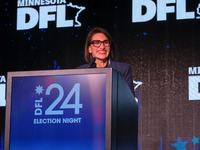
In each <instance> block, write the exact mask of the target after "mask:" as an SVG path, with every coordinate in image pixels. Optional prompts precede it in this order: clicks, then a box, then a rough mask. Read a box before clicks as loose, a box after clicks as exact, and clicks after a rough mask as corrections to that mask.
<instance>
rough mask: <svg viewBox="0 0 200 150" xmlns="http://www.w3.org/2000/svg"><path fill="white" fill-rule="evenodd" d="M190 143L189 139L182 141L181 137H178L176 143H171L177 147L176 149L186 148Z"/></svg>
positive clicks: (183, 149) (182, 149) (184, 149)
mask: <svg viewBox="0 0 200 150" xmlns="http://www.w3.org/2000/svg"><path fill="white" fill-rule="evenodd" d="M187 143H188V141H184V142H182V140H181V138H180V137H178V140H177V142H176V143H174V144H171V145H172V146H173V147H176V150H186V148H185V145H186V144H187Z"/></svg>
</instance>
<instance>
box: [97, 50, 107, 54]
mask: <svg viewBox="0 0 200 150" xmlns="http://www.w3.org/2000/svg"><path fill="white" fill-rule="evenodd" d="M98 53H99V54H106V50H99V51H98Z"/></svg>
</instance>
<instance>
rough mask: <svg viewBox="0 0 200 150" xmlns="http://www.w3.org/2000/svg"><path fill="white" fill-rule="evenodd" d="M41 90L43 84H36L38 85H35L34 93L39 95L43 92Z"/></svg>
mask: <svg viewBox="0 0 200 150" xmlns="http://www.w3.org/2000/svg"><path fill="white" fill-rule="evenodd" d="M43 90H44V89H43V86H40V85H38V86H36V87H35V94H38V95H40V94H42V93H43Z"/></svg>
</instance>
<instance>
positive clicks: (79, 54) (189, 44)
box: [0, 0, 200, 150]
mask: <svg viewBox="0 0 200 150" xmlns="http://www.w3.org/2000/svg"><path fill="white" fill-rule="evenodd" d="M68 2H72V3H73V4H75V5H79V6H84V7H86V9H85V10H84V11H82V12H81V13H80V16H79V21H80V22H81V23H82V26H81V27H70V28H62V29H61V28H60V29H58V28H56V27H55V22H50V23H49V28H48V29H43V30H41V29H38V26H36V27H34V28H33V29H30V30H22V31H17V30H16V10H17V2H16V1H11V0H4V1H0V18H1V24H0V35H1V40H0V49H1V59H0V75H5V76H6V74H7V72H9V71H28V70H54V69H73V68H76V67H77V66H79V65H82V64H84V63H85V61H84V57H83V53H84V43H85V39H86V36H87V34H88V32H89V30H90V29H91V28H93V27H95V26H99V27H103V28H106V29H107V30H108V31H109V32H110V34H111V35H112V37H113V39H114V41H115V44H116V48H117V58H116V60H117V61H120V62H125V63H129V64H131V65H132V69H133V80H134V81H139V82H142V85H140V86H139V87H138V88H137V89H136V91H135V93H136V98H137V99H138V100H139V101H138V106H139V119H138V121H139V131H138V133H139V137H138V140H139V141H138V144H139V149H145V150H152V149H154V150H157V149H159V150H160V149H170V150H173V149H178V146H175V147H174V146H173V144H174V143H178V138H180V139H181V142H180V141H179V143H178V144H179V146H181V145H183V147H185V149H188V150H191V149H199V147H200V146H199V143H194V142H192V139H193V137H196V138H199V137H200V130H199V127H200V126H199V123H200V119H199V114H200V110H199V105H200V102H199V101H189V100H188V67H197V66H199V60H200V59H199V56H200V48H199V36H200V20H198V19H189V20H176V15H175V13H173V14H168V15H167V21H159V22H158V21H156V16H155V17H154V18H153V19H152V20H150V21H148V22H143V23H132V1H131V0H126V1H119V0H110V1H108V0H102V1H92V0H88V1H86V0H85V1H75V0H72V1H67V3H68ZM154 2H155V3H156V1H154ZM198 4H199V1H195V2H192V1H189V0H187V11H195V15H196V16H197V13H196V8H197V6H198ZM172 5H175V4H172ZM35 8H37V7H35ZM68 11H69V13H72V14H73V13H76V11H75V10H73V9H72V10H68ZM0 112H1V114H0V115H1V120H0V128H1V140H0V142H1V143H0V146H1V149H3V132H4V118H5V117H4V115H5V108H4V107H1V108H0ZM184 141H187V144H185V145H184Z"/></svg>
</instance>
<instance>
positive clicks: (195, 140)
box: [192, 136, 199, 145]
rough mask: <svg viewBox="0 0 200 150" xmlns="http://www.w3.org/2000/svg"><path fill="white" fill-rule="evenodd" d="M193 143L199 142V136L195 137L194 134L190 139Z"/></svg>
mask: <svg viewBox="0 0 200 150" xmlns="http://www.w3.org/2000/svg"><path fill="white" fill-rule="evenodd" d="M192 142H193V144H194V145H195V144H198V143H199V138H196V137H195V136H194V137H193V140H192Z"/></svg>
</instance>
